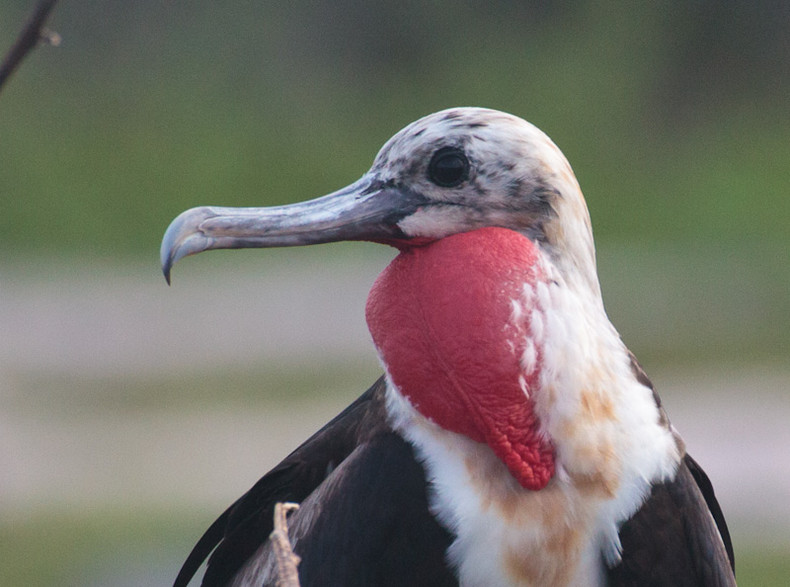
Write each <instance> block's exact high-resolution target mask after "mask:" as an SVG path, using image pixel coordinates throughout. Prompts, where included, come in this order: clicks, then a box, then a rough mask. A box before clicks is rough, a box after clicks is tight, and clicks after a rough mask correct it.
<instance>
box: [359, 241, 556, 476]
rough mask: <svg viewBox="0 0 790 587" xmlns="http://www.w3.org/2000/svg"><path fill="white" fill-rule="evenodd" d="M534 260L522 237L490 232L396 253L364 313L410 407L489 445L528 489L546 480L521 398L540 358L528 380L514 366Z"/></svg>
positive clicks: (547, 461) (545, 448) (542, 450)
mask: <svg viewBox="0 0 790 587" xmlns="http://www.w3.org/2000/svg"><path fill="white" fill-rule="evenodd" d="M539 259H540V253H539V251H538V250H537V248H536V247H535V245H534V244H533V243H532V241H530V240H529V239H528V238H526V237H525V236H523V235H522V234H520V233H518V232H514V231H512V230H507V229H504V228H493V227H492V228H482V229H479V230H474V231H471V232H465V233H461V234H455V235H452V236H448V237H445V238H443V239H440V240H437V241H435V242H432V243H430V244H427V245H424V246H416V247H411V248H403V249H402V250H401V252H400V254H399V255H398V256H397V257H396V258H395V259H394V260H393V261H392V263H390V265H389V266H388V267H387V268H386V269H385V270H384V271H383V272H382V273H381V275H379V277H378V279H377V280H376V282H375V283H374V285H373V288H372V289H371V291H370V294H369V295H368V301H367V308H366V317H367V322H368V328H369V329H370V332H371V335H372V336H373V342H374V343H375V345H376V347H377V348H378V350H379V353H380V355H381V357H382V359H383V361H384V363H385V365H386V367H387V371H388V373H389V375H390V377H391V379H392V382H393V383H394V384H395V385H396V386H397V388H398V389H399V390H400V392H401V393H402V394H403V395H404V396H405V397H406V398H407V399H408V400H409V402H410V403H411V404H412V406H414V408H415V409H417V410H418V411H419V412H420V413H421V414H422V415H423V416H425V417H427V418H429V419H430V420H432V421H433V422H435V423H436V424H438V425H439V426H441V427H442V428H444V429H445V430H450V431H453V432H456V433H458V434H463V435H464V436H467V437H469V438H471V439H472V440H474V441H476V442H484V443H486V444H488V446H490V447H491V449H492V450H493V451H494V454H496V456H497V457H498V458H499V459H500V460H501V461H502V462H503V463H504V464H505V465H506V466H507V468H508V470H509V471H510V473H511V474H512V475H513V477H515V478H516V480H518V482H519V483H520V484H521V486H522V487H525V488H527V489H531V490H538V489H542V488H543V487H545V486H546V484H547V483H548V482H549V480H550V479H551V477H552V476H553V475H554V451H553V449H552V446H551V443H550V442H549V441H548V440H547V439H545V438H543V437H542V435H541V434H540V432H539V421H538V418H537V416H536V415H535V412H534V406H533V403H532V401H531V400H530V398H529V395H528V391H529V388H530V386H533V385H534V384H535V382H536V381H537V377H538V373H539V372H540V355H539V354H538V357H537V363H536V364H537V367H536V368H535V369H533V371H532V372H530V373H527V372H525V371H524V369H523V368H522V366H521V357H522V355H523V353H524V349H525V348H526V345H527V342H528V337H529V333H530V324H529V317H530V315H531V313H532V312H531V308H530V307H528V306H526V305H525V304H526V303H527V296H525V293H524V292H525V286H527V288H526V289H529V290H532V289H533V288H534V287H535V285H536V284H537V283H538V282H539V281H541V280H543V279H544V276H543V272H542V270H541V268H540V265H539ZM517 307H518V309H517Z"/></svg>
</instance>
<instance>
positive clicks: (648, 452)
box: [387, 282, 681, 587]
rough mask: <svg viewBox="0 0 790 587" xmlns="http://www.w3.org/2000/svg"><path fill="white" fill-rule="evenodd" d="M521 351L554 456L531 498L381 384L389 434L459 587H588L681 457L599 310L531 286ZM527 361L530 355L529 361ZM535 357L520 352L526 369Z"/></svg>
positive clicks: (501, 469) (489, 459)
mask: <svg viewBox="0 0 790 587" xmlns="http://www.w3.org/2000/svg"><path fill="white" fill-rule="evenodd" d="M524 296H525V299H523V300H514V311H525V310H524V308H531V310H528V311H531V312H532V317H531V322H532V325H533V326H532V331H531V333H530V336H531V341H530V342H531V343H532V344H530V345H528V348H532V346H533V344H534V347H536V348H537V349H538V353H537V355H538V356H540V361H541V365H540V379H539V381H540V383H539V385H538V389H531V390H529V392H528V393H529V394H530V397H531V399H532V401H534V403H535V410H536V413H537V415H538V417H539V418H540V421H541V431H542V433H544V434H545V435H547V436H548V437H549V438H550V439H551V441H552V444H553V446H554V448H555V451H556V474H555V476H554V477H553V478H552V479H551V481H550V482H549V484H548V485H547V486H546V487H545V488H544V489H541V490H539V491H529V490H526V489H524V488H523V487H521V486H520V485H519V484H518V483H517V482H516V481H515V479H514V478H513V477H512V476H511V475H510V474H509V472H508V470H507V468H506V467H505V465H504V464H503V463H502V462H501V461H500V460H499V459H498V458H497V457H496V456H495V455H494V454H493V452H492V451H491V449H490V448H489V447H488V446H487V445H485V444H480V443H477V442H474V441H472V440H470V439H468V438H466V437H464V436H461V435H459V434H456V433H453V432H449V431H446V430H443V429H441V428H440V427H439V426H437V425H436V424H434V423H433V422H431V421H429V420H428V419H426V418H425V417H423V416H422V415H421V414H420V413H419V412H417V411H416V410H415V409H414V408H413V407H412V406H411V405H410V404H409V403H408V401H407V400H405V399H404V398H403V397H402V396H401V394H400V393H399V392H398V390H397V389H396V388H395V387H394V386H393V384H392V383H391V382H390V383H389V389H388V404H387V407H388V411H389V414H390V418H391V421H392V424H393V426H394V427H395V428H396V429H398V430H399V431H400V432H401V433H402V434H403V435H404V436H405V437H406V438H407V439H408V440H409V441H410V442H411V443H412V444H413V445H414V447H415V449H416V451H417V455H418V458H420V460H421V461H422V463H423V465H424V467H425V470H426V475H427V477H428V481H429V482H430V494H429V497H430V503H431V508H432V511H433V513H434V515H436V516H437V518H438V519H439V520H440V522H441V523H442V524H443V525H444V526H445V527H446V528H447V529H448V530H450V531H451V532H452V533H453V534H454V535H455V540H454V542H453V544H452V546H451V547H450V549H449V551H448V560H449V562H450V563H451V564H452V565H453V566H454V567H455V569H456V572H457V573H458V577H459V580H460V583H461V585H462V586H463V587H484V586H485V587H497V586H502V587H505V586H539V585H540V586H543V585H551V586H556V587H560V586H566V585H568V586H570V585H585V586H595V585H601V584H603V577H604V570H605V567H604V565H605V564H610V565H611V564H614V563H616V562H617V561H618V560H619V557H620V541H619V538H618V529H619V527H620V525H621V524H622V523H623V522H624V521H625V520H627V519H629V518H630V517H631V516H632V515H633V514H634V513H635V512H636V511H637V510H638V509H639V507H640V506H641V504H642V503H643V502H644V499H645V497H646V496H647V494H648V493H649V491H650V486H651V484H652V483H653V482H656V481H660V480H662V479H669V478H672V477H673V476H674V474H675V471H676V470H677V466H678V463H679V461H680V458H681V449H680V447H679V446H678V440H677V438H676V436H675V435H674V433H673V431H672V430H671V429H670V427H669V426H668V424H667V423H666V422H665V421H663V419H662V417H661V413H660V410H659V408H658V406H657V405H656V402H655V399H654V397H653V394H652V390H650V389H649V388H647V387H645V386H644V385H642V384H640V383H639V382H638V381H637V380H636V377H635V375H634V373H633V370H632V367H631V364H630V356H629V354H628V351H627V350H626V348H625V346H624V345H623V344H622V342H621V341H620V338H619V336H618V335H617V332H616V331H615V330H614V328H613V327H612V326H611V324H610V323H609V321H608V319H607V318H606V315H605V313H604V312H603V309H602V308H601V307H600V305H598V304H595V302H594V301H593V302H591V307H584V306H585V302H584V298H583V297H581V296H575V295H573V293H572V292H570V291H569V290H568V289H567V288H564V287H560V286H559V285H557V284H556V282H553V283H552V282H550V283H549V284H539V285H538V287H537V288H535V289H534V290H533V289H528V290H526V291H525V293H524ZM527 355H528V356H527ZM535 356H536V354H535V353H525V358H524V362H525V365H524V367H525V370H526V371H528V372H531V371H532V369H534V367H535V365H534V364H532V361H534V360H535Z"/></svg>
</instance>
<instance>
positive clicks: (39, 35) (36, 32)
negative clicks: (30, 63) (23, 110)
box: [0, 0, 60, 90]
mask: <svg viewBox="0 0 790 587" xmlns="http://www.w3.org/2000/svg"><path fill="white" fill-rule="evenodd" d="M57 1H58V0H41V1H40V2H39V3H38V4H37V5H36V8H35V10H34V11H33V14H32V15H31V17H30V20H28V21H27V24H26V25H25V28H24V29H22V32H21V33H19V37H17V39H16V42H15V43H14V44H13V46H12V47H11V48H10V49H9V50H8V53H6V56H5V58H4V59H3V63H2V65H0V90H2V88H3V85H4V84H5V82H6V80H7V79H8V78H9V77H10V76H11V74H12V73H13V72H14V70H15V69H16V68H17V67H19V64H20V63H21V62H22V60H23V59H24V58H25V56H27V54H28V53H30V52H31V51H32V50H33V48H34V47H35V46H36V45H38V44H39V43H40V42H41V41H44V42H46V43H48V44H50V45H58V44H60V35H58V34H57V33H56V32H54V31H49V30H47V29H45V28H44V22H46V20H47V17H48V16H49V13H50V12H52V9H53V8H54V7H55V3H56V2H57Z"/></svg>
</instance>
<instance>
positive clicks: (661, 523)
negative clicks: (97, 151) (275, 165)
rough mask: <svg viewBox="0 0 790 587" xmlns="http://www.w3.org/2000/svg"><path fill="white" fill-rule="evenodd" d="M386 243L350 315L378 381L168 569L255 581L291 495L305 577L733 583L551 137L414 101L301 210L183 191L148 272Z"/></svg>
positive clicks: (400, 582)
mask: <svg viewBox="0 0 790 587" xmlns="http://www.w3.org/2000/svg"><path fill="white" fill-rule="evenodd" d="M340 240H351V241H359V240H361V241H372V242H377V243H383V244H387V245H391V246H393V247H396V248H397V249H398V254H397V256H396V257H395V259H394V260H393V261H392V263H391V264H390V265H389V266H388V267H387V268H386V269H385V270H384V271H383V273H381V275H380V276H379V277H378V279H377V280H376V282H375V284H374V286H373V288H372V290H371V292H370V294H369V297H368V301H367V307H366V318H367V322H368V326H369V329H370V332H371V335H372V338H373V342H374V344H375V346H376V349H377V350H378V353H379V356H380V359H381V364H382V366H383V369H384V375H383V376H382V377H381V378H380V379H379V380H378V381H377V382H375V383H374V384H373V386H372V387H371V388H370V389H369V390H368V391H367V392H365V393H364V394H363V395H362V396H361V397H360V398H359V399H357V400H356V401H355V402H354V403H353V404H351V405H350V406H349V407H348V408H347V409H346V410H344V411H343V412H342V413H341V414H340V415H338V416H337V417H336V418H334V419H333V420H332V421H331V422H329V423H328V424H327V425H326V426H325V427H324V428H323V429H321V430H320V431H319V432H317V433H316V434H315V435H314V436H312V437H311V438H310V439H308V440H307V441H306V442H305V443H304V444H302V445H301V446H300V447H299V448H297V449H296V450H294V451H293V452H292V453H291V454H290V455H289V456H288V457H286V458H285V459H284V460H283V461H282V462H281V463H280V464H279V465H277V466H276V467H275V468H274V469H272V470H271V471H270V472H268V473H267V474H266V475H265V476H264V477H263V478H262V479H260V481H258V483H256V484H255V486H254V487H252V489H250V490H249V491H248V492H247V493H246V494H244V495H243V496H242V497H241V498H240V499H238V500H237V501H236V502H235V503H234V504H233V505H231V506H230V507H229V508H228V509H227V510H226V511H225V512H224V513H223V514H222V515H221V516H220V517H219V518H218V519H217V520H216V522H214V524H213V525H212V526H211V527H210V528H209V529H208V530H207V531H206V533H205V534H204V536H203V537H202V538H201V539H200V541H199V542H198V543H197V545H196V546H195V548H194V549H193V551H192V553H191V554H190V556H189V557H188V559H187V560H186V562H185V563H184V566H183V568H182V569H181V573H180V574H179V575H178V577H177V579H176V582H175V585H176V586H183V585H186V584H187V583H188V582H189V581H190V579H191V577H192V576H193V575H194V574H195V573H196V571H197V569H198V568H199V566H200V565H201V563H202V561H203V560H205V559H206V558H207V557H209V556H210V558H209V562H208V565H207V569H206V572H205V575H204V578H203V585H271V584H274V583H275V582H276V580H277V577H276V573H277V571H276V566H275V564H274V561H273V555H272V550H271V546H270V544H269V543H268V536H269V533H270V532H271V530H272V510H273V506H274V504H275V503H276V502H285V501H288V502H299V503H301V508H300V509H299V510H298V511H297V512H296V513H295V514H293V516H292V518H291V540H292V542H293V545H294V549H295V552H296V554H297V555H298V556H299V557H301V563H300V565H299V577H300V581H301V584H302V586H303V587H311V586H316V585H321V586H335V585H336V586H346V587H348V586H377V585H381V586H420V585H425V586H430V587H440V586H445V585H462V586H465V587H478V586H492V587H494V586H516V585H524V586H537V585H550V586H562V585H587V586H603V585H610V586H622V585H640V586H641V585H654V586H670V585H671V586H673V587H678V586H692V585H693V586H713V585H716V586H725V585H734V584H735V578H734V558H733V551H732V544H731V541H730V536H729V532H728V530H727V525H726V523H725V520H724V517H723V515H722V512H721V509H720V507H719V505H718V503H717V501H716V498H715V496H714V493H713V488H712V486H711V483H710V481H709V480H708V477H707V476H706V474H705V473H704V472H703V470H702V468H701V467H700V466H699V465H698V464H697V463H696V462H695V461H694V460H693V459H692V458H691V457H690V456H689V455H688V453H687V452H686V449H685V446H684V443H683V441H682V439H681V437H680V436H679V434H678V433H677V431H676V430H675V429H674V428H673V426H672V425H671V423H670V421H669V419H668V417H667V415H666V413H665V411H664V409H663V407H662V405H661V402H660V400H659V397H658V395H657V394H656V393H655V391H654V389H653V386H652V384H651V382H650V380H649V379H648V378H647V376H646V375H645V373H644V371H643V370H642V368H641V367H640V365H639V363H638V362H637V360H636V358H635V357H634V355H633V354H632V353H631V352H630V351H629V350H628V348H627V347H626V346H625V344H624V343H623V341H622V340H621V338H620V336H619V334H618V333H617V331H616V330H615V328H614V326H612V324H611V323H610V321H609V319H608V317H607V314H606V312H605V310H604V305H603V301H602V297H601V291H600V286H599V282H598V277H597V272H596V260H595V249H594V243H593V236H592V229H591V225H590V217H589V213H588V211H587V206H586V204H585V201H584V197H583V196H582V192H581V189H580V187H579V184H578V182H577V180H576V177H575V175H574V173H573V171H572V170H571V167H570V165H569V164H568V162H567V160H566V159H565V157H564V156H563V154H562V153H561V152H560V150H559V149H558V148H557V146H555V144H554V143H553V142H552V141H551V140H550V139H549V138H548V137H547V136H546V135H545V134H543V133H542V132H541V131H540V130H538V129H537V128H536V127H535V126H533V125H531V124H530V123H528V122H526V121H524V120H522V119H520V118H518V117H515V116H512V115H509V114H505V113H502V112H498V111H494V110H488V109H483V108H454V109H450V110H445V111H442V112H438V113H435V114H432V115H429V116H426V117H424V118H422V119H420V120H418V121H416V122H414V123H412V124H410V125H409V126H407V127H405V128H404V129H403V130H401V131H400V132H398V133H397V134H396V135H395V136H393V137H392V138H391V139H390V140H389V141H388V142H387V143H386V144H385V145H384V146H383V147H382V149H381V150H380V151H379V153H378V155H377V156H376V159H375V160H374V163H373V166H372V167H371V168H370V170H369V171H368V172H367V173H366V174H365V175H364V176H363V177H362V178H361V179H359V180H358V181H356V182H354V183H352V184H351V185H349V186H348V187H345V188H343V189H341V190H339V191H336V192H334V193H331V194H329V195H326V196H323V197H320V198H317V199H314V200H310V201H307V202H304V203H299V204H293V205H286V206H276V207H266V208H225V207H199V208H193V209H190V210H187V211H186V212H183V213H182V214H181V215H179V216H178V217H177V218H176V219H175V220H173V222H172V223H171V225H170V227H169V228H168V229H167V232H166V234H165V236H164V240H163V243H162V249H161V253H162V264H163V270H164V273H165V276H166V277H167V279H168V282H169V278H170V270H171V267H172V265H173V263H175V262H176V261H178V260H179V259H181V258H182V257H184V256H186V255H192V254H195V253H199V252H201V251H206V250H210V249H226V248H246V247H283V246H295V245H308V244H317V243H326V242H332V241H340Z"/></svg>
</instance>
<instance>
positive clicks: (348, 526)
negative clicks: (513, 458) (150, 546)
mask: <svg viewBox="0 0 790 587" xmlns="http://www.w3.org/2000/svg"><path fill="white" fill-rule="evenodd" d="M384 392H385V385H384V381H383V378H382V379H379V380H378V381H377V382H376V383H375V384H374V385H373V386H372V387H371V388H370V389H369V390H368V391H366V392H365V393H364V394H363V395H362V396H361V397H360V398H359V399H357V400H356V401H355V402H354V403H353V404H351V405H350V406H349V407H348V408H346V409H345V410H344V411H343V412H342V413H341V414H340V415H338V416H337V417H336V418H334V419H333V420H332V421H331V422H329V423H328V424H327V425H326V426H324V428H322V429H321V430H320V431H319V432H317V433H316V434H315V435H313V436H312V437H311V438H310V439H308V440H307V441H306V442H305V443H304V444H302V445H301V446H300V447H299V448H297V449H296V450H295V451H294V452H293V453H291V454H290V455H289V456H288V457H286V458H285V459H284V460H283V461H282V462H281V463H280V464H279V465H277V466H276V467H275V468H274V469H272V470H271V471H270V472H269V473H267V474H266V475H265V476H264V477H263V478H262V479H261V480H260V481H258V482H257V483H256V484H255V485H254V486H253V487H252V489H250V490H249V491H248V492H247V493H246V494H245V495H244V496H242V497H241V498H240V499H239V500H238V501H236V503H234V504H233V505H232V506H230V507H229V508H228V509H227V510H226V511H225V512H224V513H223V514H222V515H221V516H220V517H219V518H218V519H217V520H216V521H215V522H214V523H213V524H212V525H211V527H210V528H209V529H208V530H207V531H206V533H205V534H204V535H203V537H202V538H201V539H200V540H199V541H198V543H197V545H196V546H195V547H194V548H193V550H192V552H191V554H190V555H189V557H188V558H187V560H186V562H185V563H184V565H183V567H182V569H181V571H180V573H179V575H178V577H177V578H176V581H175V584H174V587H185V586H186V585H187V584H188V583H189V581H190V580H191V578H192V577H193V576H194V575H195V573H196V572H197V570H198V569H199V567H200V565H201V564H202V562H203V561H204V560H205V559H206V558H207V557H208V556H209V555H210V554H211V557H210V559H209V563H208V566H207V569H206V573H205V575H204V577H203V585H204V586H209V587H213V586H219V585H227V584H229V583H230V582H231V581H232V580H233V578H234V576H235V575H236V574H237V573H238V572H239V571H240V570H241V569H242V568H243V567H244V565H245V564H246V563H247V562H248V561H249V560H250V559H251V558H253V557H256V556H263V553H264V552H265V547H264V549H263V550H261V547H262V546H263V545H264V544H265V543H266V542H267V540H268V537H269V534H270V533H271V531H272V526H273V510H274V504H275V503H277V502H286V501H289V502H297V503H303V502H304V506H303V507H302V508H301V509H300V510H299V511H298V512H297V513H295V514H293V515H292V516H291V520H292V522H291V525H292V528H296V527H298V525H299V520H300V518H301V519H310V520H311V531H310V532H309V534H307V535H305V536H303V537H302V538H300V540H299V541H298V542H297V546H296V551H297V554H299V555H300V556H301V557H302V563H301V564H300V566H299V574H300V577H301V580H302V585H303V586H310V585H319V584H320V585H324V586H331V585H372V584H380V585H393V586H395V585H402V586H404V587H405V586H407V585H420V584H425V585H430V586H431V587H440V586H443V585H457V582H455V579H454V578H453V576H452V574H451V573H450V571H449V570H448V569H447V567H446V564H445V560H444V552H445V551H446V549H447V547H448V546H449V544H450V541H451V538H450V536H449V534H448V533H447V532H446V531H445V530H444V529H443V528H441V527H440V526H439V524H438V523H437V522H436V521H435V520H434V518H433V516H432V515H431V514H430V512H429V510H428V501H427V489H426V482H425V475H424V471H423V469H422V466H421V465H420V464H419V463H418V462H417V460H416V459H415V458H414V454H413V451H412V448H411V446H410V445H409V444H408V443H406V442H405V441H404V440H403V439H401V438H400V436H398V435H397V434H395V433H394V432H393V431H392V430H391V429H390V427H389V425H388V424H387V421H386V414H385V409H384ZM311 496H312V497H311ZM305 500H307V501H305ZM212 550H213V551H214V552H213V554H212ZM394 553H400V555H401V556H400V558H398V559H395V558H393V557H392V555H393V554H394ZM398 569H400V570H398ZM404 569H411V571H409V572H406V571H404ZM414 571H416V572H419V573H420V575H419V576H421V577H423V578H424V580H425V581H427V582H425V583H420V582H416V580H415V577H416V575H413V572H414ZM371 581H372V582H371Z"/></svg>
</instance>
